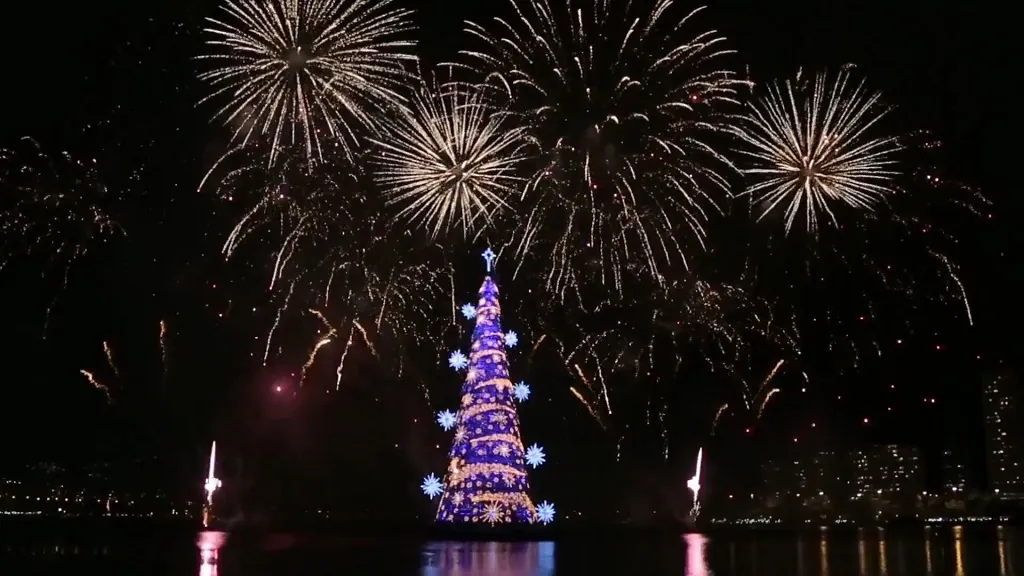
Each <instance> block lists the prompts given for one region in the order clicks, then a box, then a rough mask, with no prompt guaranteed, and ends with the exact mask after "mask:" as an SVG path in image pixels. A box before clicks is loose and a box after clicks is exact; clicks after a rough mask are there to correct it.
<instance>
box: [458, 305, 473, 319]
mask: <svg viewBox="0 0 1024 576" xmlns="http://www.w3.org/2000/svg"><path fill="white" fill-rule="evenodd" d="M461 311H462V316H463V317H464V318H465V319H466V320H472V319H474V318H476V306H473V305H472V304H463V305H462V308H461Z"/></svg>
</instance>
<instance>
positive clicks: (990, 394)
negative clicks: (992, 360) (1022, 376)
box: [982, 372, 1024, 495]
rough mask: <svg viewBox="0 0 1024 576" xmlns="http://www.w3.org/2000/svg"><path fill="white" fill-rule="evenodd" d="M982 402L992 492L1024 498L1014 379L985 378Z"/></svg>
mask: <svg viewBox="0 0 1024 576" xmlns="http://www.w3.org/2000/svg"><path fill="white" fill-rule="evenodd" d="M982 400H983V402H982V411H983V416H984V421H985V462H986V467H987V468H988V482H989V488H990V489H991V490H992V491H993V492H995V493H997V494H1002V495H1021V494H1024V478H1022V469H1021V456H1022V454H1021V442H1020V427H1019V426H1020V425H1019V422H1018V414H1017V396H1016V382H1015V381H1014V378H1013V377H1012V376H1011V375H1010V374H1009V373H1007V372H998V373H995V374H992V375H989V376H988V377H986V378H985V385H984V389H983V391H982Z"/></svg>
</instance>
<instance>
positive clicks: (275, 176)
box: [200, 146, 365, 290]
mask: <svg viewBox="0 0 1024 576" xmlns="http://www.w3.org/2000/svg"><path fill="white" fill-rule="evenodd" d="M262 158H263V156H262V155H261V151H260V150H258V149H256V148H253V147H245V146H239V147H236V148H234V149H232V150H230V151H229V152H228V153H227V154H225V155H224V156H222V157H221V158H220V160H218V161H217V163H216V164H215V165H214V166H213V168H211V170H210V171H209V172H208V173H207V176H206V178H205V179H204V180H203V181H202V182H201V183H200V190H206V189H210V190H212V191H213V192H214V193H215V194H216V195H217V196H219V197H220V198H221V199H222V200H223V201H224V202H225V204H227V205H229V206H237V207H239V209H238V211H237V214H238V216H237V218H236V221H235V224H234V226H233V228H232V229H231V232H230V234H228V237H227V239H226V241H225V242H224V246H223V247H222V252H223V254H224V256H225V258H231V257H232V256H234V255H235V252H236V251H237V250H239V249H240V248H241V247H242V246H244V245H245V244H246V243H247V241H251V242H254V243H259V244H260V245H261V248H262V249H269V250H270V252H269V253H270V255H271V260H270V262H272V270H271V274H270V279H269V289H270V290H273V289H274V288H275V287H276V286H277V284H278V282H279V281H280V280H281V279H282V278H283V277H284V276H286V275H288V274H290V273H291V272H290V271H289V270H288V268H289V266H291V265H292V264H295V265H296V268H295V270H293V271H292V272H295V273H298V272H301V271H302V270H303V269H304V268H305V267H308V266H309V262H308V261H304V262H303V263H301V264H299V263H297V262H294V261H293V258H294V257H295V256H296V255H297V254H299V253H301V252H303V251H309V252H310V253H311V256H310V257H311V258H312V259H313V260H314V261H316V262H319V261H320V260H322V259H323V258H325V257H326V256H327V255H328V253H330V252H331V250H332V245H331V242H334V241H335V240H338V238H335V236H336V235H338V234H340V235H342V236H349V234H348V233H347V231H348V230H352V231H353V234H354V232H355V227H356V225H357V224H358V222H357V220H358V218H359V216H358V214H359V213H360V208H361V207H362V205H363V201H364V200H365V195H364V194H363V193H362V187H361V186H360V183H359V173H358V172H356V171H355V170H353V169H351V167H350V166H349V165H347V164H345V163H342V165H319V164H315V163H313V162H311V161H310V159H309V157H308V156H305V155H304V154H302V152H301V149H300V148H297V147H292V148H291V149H290V150H289V152H288V153H284V154H279V160H278V162H277V163H276V164H275V165H270V166H268V165H267V164H265V163H263V162H261V159H262ZM341 240H343V241H344V242H343V245H349V242H350V241H351V238H347V237H346V238H342V239H341ZM334 247H335V248H336V247H337V245H335V246H334Z"/></svg>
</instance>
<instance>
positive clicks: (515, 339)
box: [505, 330, 519, 348]
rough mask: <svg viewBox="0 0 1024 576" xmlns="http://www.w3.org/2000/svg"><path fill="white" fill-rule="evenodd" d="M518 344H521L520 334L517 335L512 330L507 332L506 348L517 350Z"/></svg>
mask: <svg viewBox="0 0 1024 576" xmlns="http://www.w3.org/2000/svg"><path fill="white" fill-rule="evenodd" d="M516 344H519V334H516V333H515V332H514V331H512V330H509V331H508V332H505V346H507V347H509V348H515V347H516Z"/></svg>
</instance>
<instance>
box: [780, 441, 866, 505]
mask: <svg viewBox="0 0 1024 576" xmlns="http://www.w3.org/2000/svg"><path fill="white" fill-rule="evenodd" d="M841 460H842V459H841V458H839V457H838V456H837V455H836V453H835V452H831V451H820V452H815V453H814V454H812V455H810V456H800V457H796V456H794V457H790V458H777V459H773V460H768V461H767V462H765V463H764V464H763V465H762V466H761V476H762V479H763V481H764V485H763V494H762V495H763V496H764V497H765V498H766V499H770V500H775V501H782V500H797V501H807V500H809V499H816V498H820V497H826V498H828V499H835V498H836V497H837V496H843V497H845V486H846V482H845V481H844V479H843V473H842V466H841Z"/></svg>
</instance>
